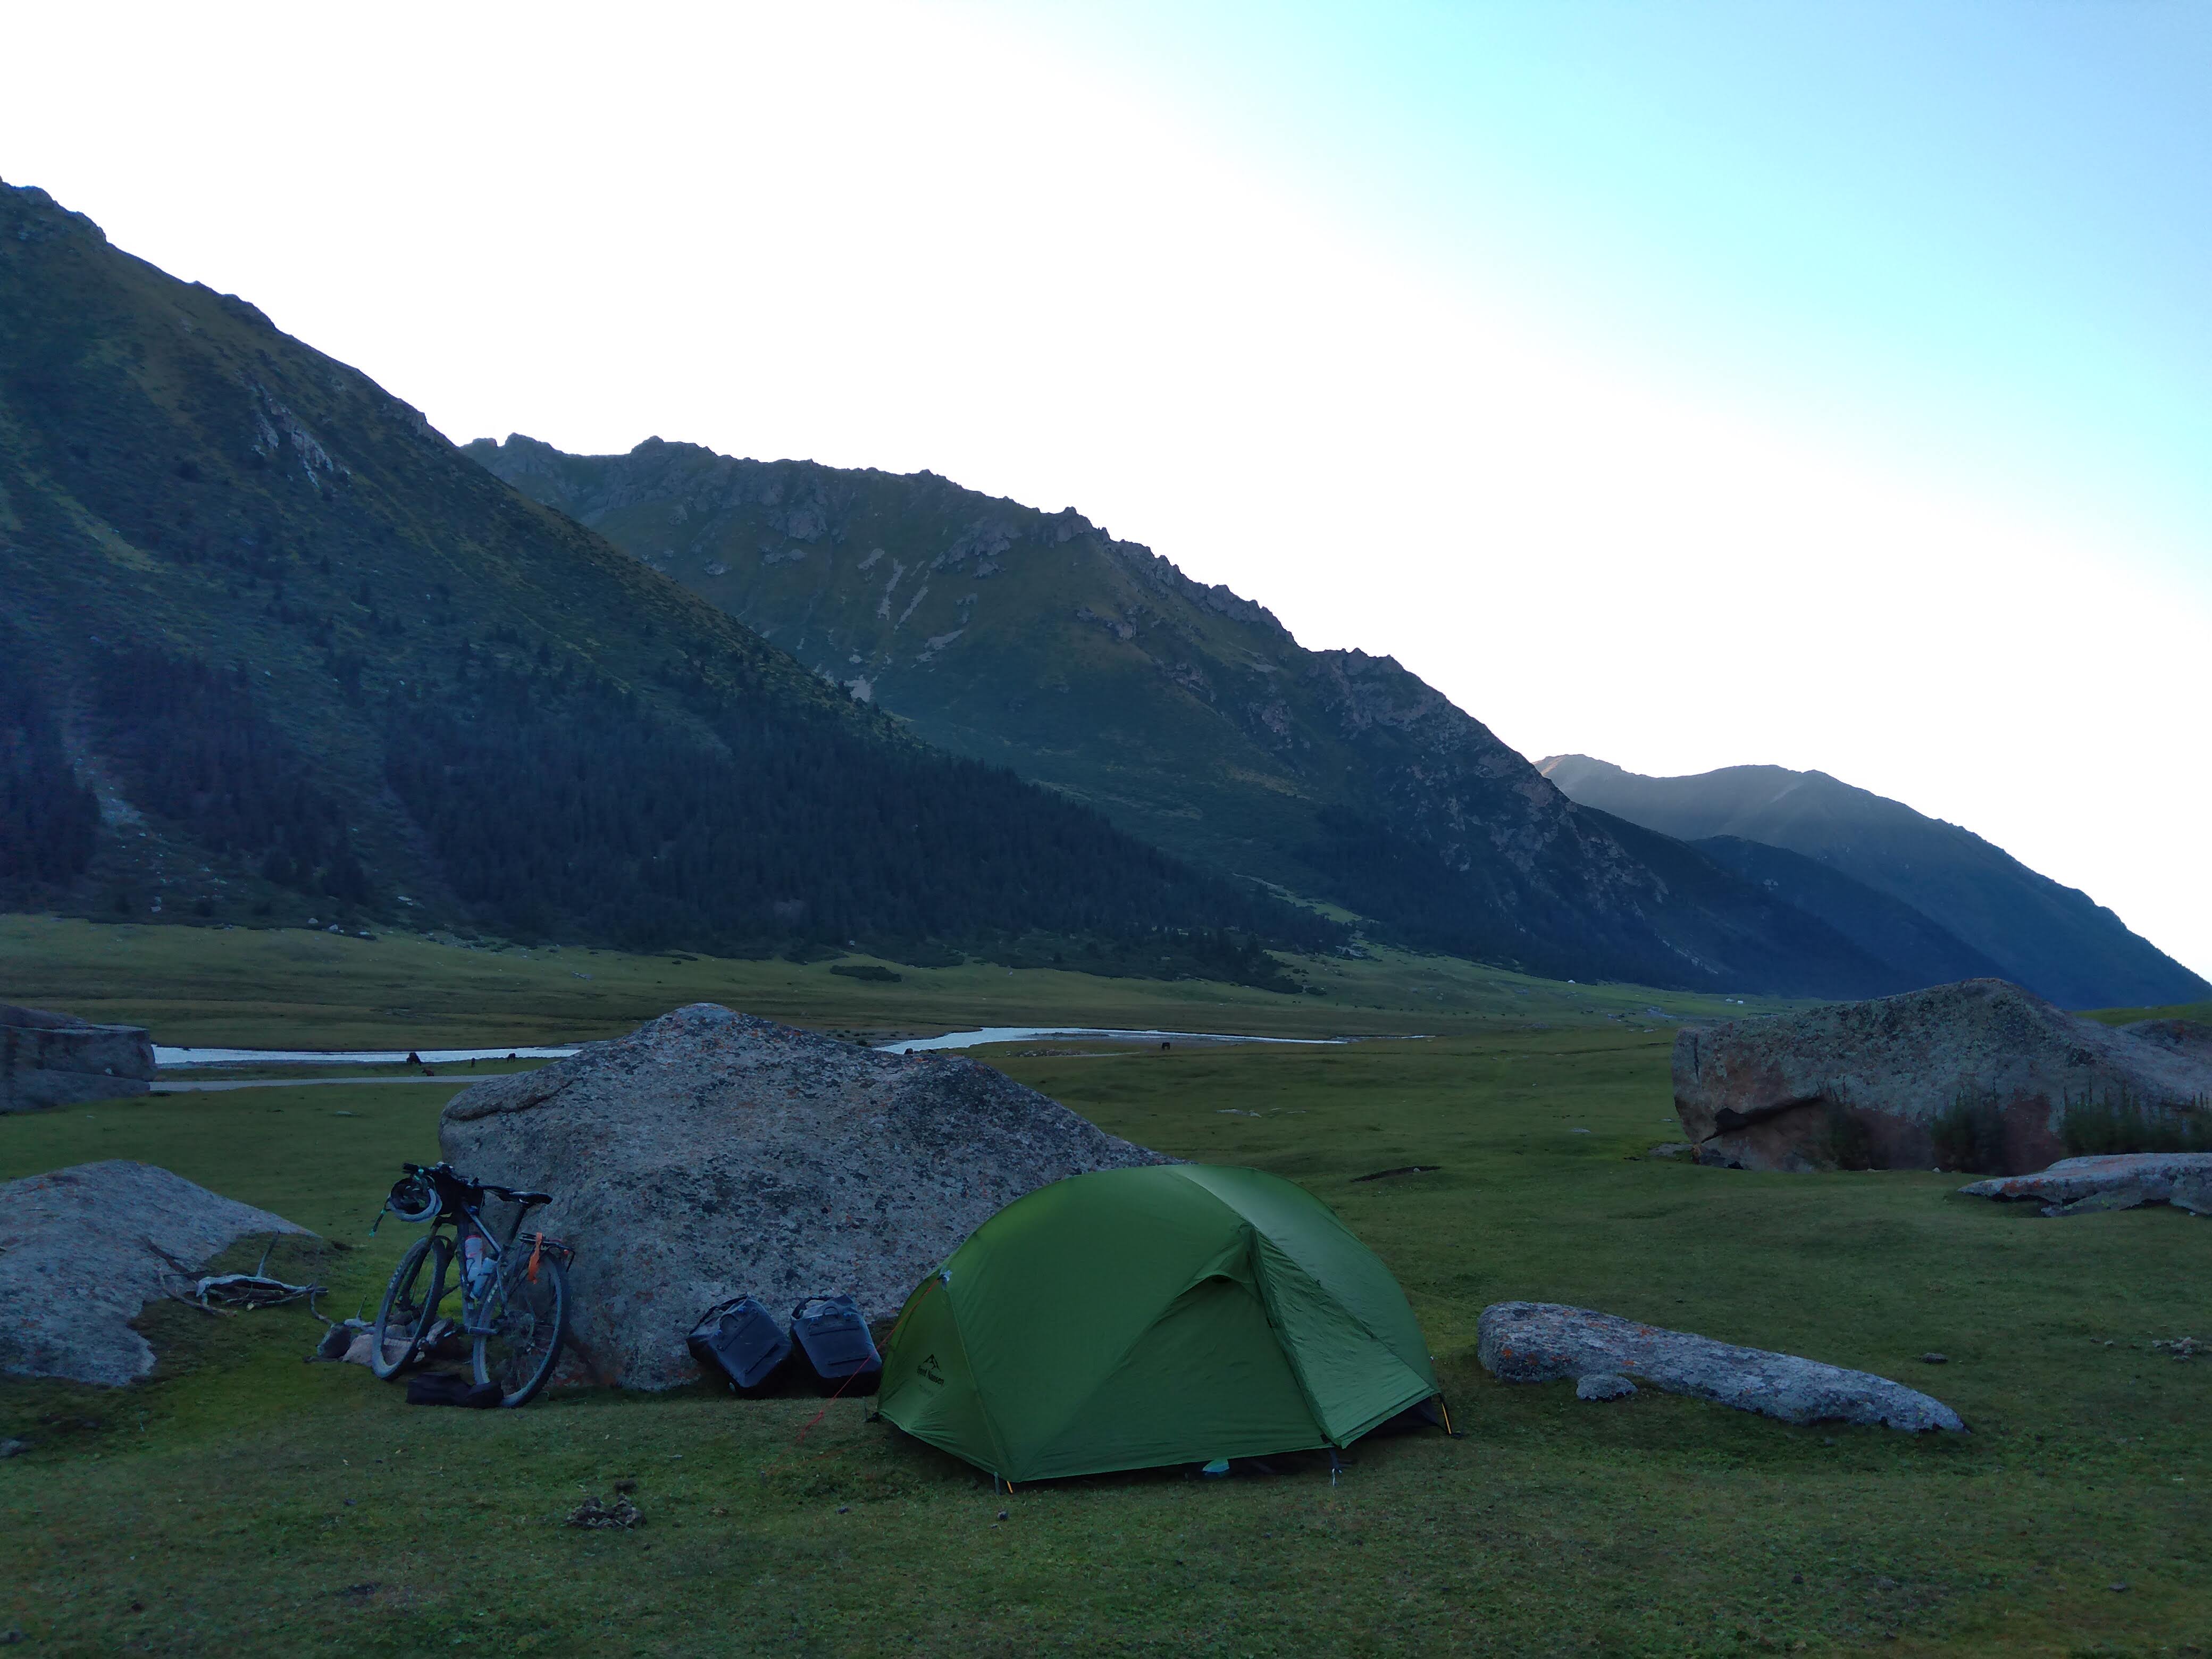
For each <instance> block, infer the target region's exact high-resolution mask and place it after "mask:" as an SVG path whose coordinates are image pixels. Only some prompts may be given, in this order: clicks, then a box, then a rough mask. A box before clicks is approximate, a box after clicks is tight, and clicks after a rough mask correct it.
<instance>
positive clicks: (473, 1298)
mask: <svg viewBox="0 0 2212 1659" xmlns="http://www.w3.org/2000/svg"><path fill="white" fill-rule="evenodd" d="M439 1188H440V1192H439V1197H440V1199H441V1200H446V1199H447V1197H448V1194H451V1198H452V1200H453V1201H451V1202H443V1201H441V1204H440V1206H439V1209H438V1213H437V1214H436V1215H435V1216H433V1217H432V1218H430V1231H432V1232H434V1233H435V1232H436V1231H437V1230H438V1229H439V1228H440V1227H441V1226H443V1225H445V1224H446V1223H447V1222H448V1221H450V1222H452V1223H453V1235H454V1238H453V1243H454V1249H453V1261H454V1262H455V1264H456V1265H457V1266H458V1267H459V1284H458V1285H455V1286H454V1288H455V1289H458V1290H459V1291H460V1293H461V1328H462V1330H463V1331H465V1333H467V1334H469V1335H471V1336H489V1335H491V1334H493V1332H494V1327H493V1325H492V1322H491V1314H492V1310H493V1309H494V1308H495V1305H496V1303H497V1299H498V1295H499V1290H500V1284H501V1278H500V1271H499V1268H500V1263H501V1262H502V1261H505V1260H506V1259H507V1252H508V1251H509V1250H511V1249H513V1248H514V1244H515V1241H516V1240H517V1239H518V1238H520V1237H521V1236H522V1224H523V1221H524V1219H525V1218H526V1217H527V1216H528V1215H529V1213H530V1212H531V1211H532V1210H533V1209H535V1208H537V1207H538V1206H536V1205H534V1204H516V1205H515V1208H514V1220H513V1223H512V1224H511V1225H509V1226H508V1227H507V1237H505V1238H504V1239H501V1237H498V1235H497V1234H495V1232H493V1231H492V1230H491V1229H490V1228H489V1227H488V1226H486V1225H484V1218H483V1209H482V1202H483V1200H482V1198H481V1196H480V1189H478V1190H477V1192H471V1191H470V1189H468V1188H463V1187H461V1186H460V1184H459V1182H446V1181H441V1182H439ZM463 1194H469V1195H467V1196H464V1195H463ZM500 1201H501V1203H513V1200H509V1199H502V1200H500ZM471 1237H476V1238H479V1239H482V1240H483V1248H484V1249H485V1250H486V1251H487V1252H489V1255H490V1271H489V1272H488V1273H486V1274H485V1275H484V1278H483V1286H484V1288H483V1293H482V1294H481V1295H478V1294H477V1292H476V1291H475V1290H474V1288H473V1287H472V1286H471V1284H470V1282H469V1270H468V1241H469V1240H470V1238H471ZM538 1237H540V1238H541V1239H543V1238H544V1234H543V1233H542V1232H541V1233H540V1234H539V1235H538ZM548 1242H550V1241H548ZM446 1290H447V1286H446V1285H444V1284H443V1283H442V1282H441V1283H440V1284H439V1285H438V1286H437V1296H436V1298H435V1300H434V1301H433V1302H432V1304H431V1309H430V1310H431V1312H432V1313H433V1314H435V1312H436V1311H437V1307H438V1304H440V1303H442V1302H443V1301H444V1300H445V1299H446Z"/></svg>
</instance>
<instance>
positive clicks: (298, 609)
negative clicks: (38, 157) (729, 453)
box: [0, 185, 1334, 976]
mask: <svg viewBox="0 0 2212 1659" xmlns="http://www.w3.org/2000/svg"><path fill="white" fill-rule="evenodd" d="M0 581H4V585H5V591H6V592H7V593H8V595H9V605H8V607H7V609H6V611H4V612H0V669H4V670H6V671H7V672H5V673H4V674H0V717H4V718H5V719H6V720H7V721H8V723H9V724H8V726H7V729H4V730H0V815H4V816H5V818H6V822H5V823H0V856H4V857H5V858H6V859H7V860H10V862H9V863H8V864H7V865H6V866H0V885H4V886H6V887H8V888H9V889H10V890H11V891H10V894H9V896H10V898H11V899H12V900H13V901H14V902H18V903H25V902H36V903H37V904H39V905H40V908H56V907H62V908H76V909H78V910H83V909H85V908H87V907H88V906H92V907H94V908H99V909H100V913H101V914H105V915H110V916H114V915H137V916H141V917H144V916H149V915H150V916H154V917H156V918H158V919H161V920H174V919H191V918H197V919H205V920H230V919H236V920H241V921H243V920H249V919H252V918H255V917H268V918H270V919H272V920H278V921H301V920H306V919H307V916H308V915H309V914H310V913H312V914H313V916H314V917H315V919H316V920H318V921H320V922H324V923H326V924H331V925H338V924H344V925H348V926H352V927H358V926H359V925H360V924H361V923H362V921H369V920H376V921H380V922H383V923H387V924H388V923H389V922H391V921H398V920H401V919H403V918H404V919H405V920H406V921H409V922H410V923H413V924H416V925H421V924H423V923H425V922H428V921H432V920H443V921H447V922H457V923H465V924H467V925H470V926H489V927H496V928H499V929H501V930H502V931H505V932H506V933H507V934H508V935H509V936H522V937H531V936H537V937H553V938H562V937H568V938H579V937H584V938H592V937H596V938H605V939H609V940H610V942H616V943H623V944H626V945H630V946H632V947H634V948H635V947H639V946H643V947H646V948H657V947H659V946H660V945H670V944H678V943H681V944H688V945H692V946H694V947H695V948H699V947H702V946H708V945H711V946H713V947H714V948H718V949H722V950H725V951H727V952H730V953H733V954H737V953H757V952H758V951H765V950H769V949H780V948H783V947H784V946H786V945H789V946H791V947H793V948H802V947H804V948H815V947H820V946H824V945H834V946H836V947H842V946H843V945H845V943H846V942H847V941H846V939H845V937H844V935H845V934H846V933H853V934H854V935H855V936H866V937H869V938H871V939H878V940H879V941H881V942H883V943H885V944H887V945H902V946H910V945H915V942H916V941H917V940H920V939H939V940H942V939H945V938H948V937H958V938H963V939H974V938H977V937H982V936H988V937H990V938H992V939H997V940H999V941H1000V943H1001V944H1003V945H1006V948H1008V949H1020V950H1026V951H1033V952H1034V951H1038V950H1043V949H1046V948H1048V947H1047V946H1046V945H1045V944H1044V943H1043V942H1042V941H1041V940H1038V939H1032V938H1030V935H1032V934H1034V933H1039V932H1042V933H1051V934H1054V936H1055V937H1058V938H1062V939H1063V942H1064V940H1065V939H1073V938H1075V937H1078V936H1080V937H1084V938H1087V939H1092V940H1093V941H1094V942H1096V941H1097V940H1098V939H1112V940H1118V941H1121V944H1120V945H1116V946H1115V949H1113V950H1109V951H1106V952H1105V953H1104V957H1103V962H1102V965H1103V966H1108V967H1136V968H1138V969H1139V971H1147V972H1161V971H1167V972H1173V971H1184V970H1188V971H1198V969H1199V968H1200V967H1201V966H1204V965H1207V964H1212V965H1214V966H1220V967H1224V968H1225V969H1226V971H1228V972H1229V973H1230V974H1231V975H1240V974H1241V975H1255V974H1256V975H1262V976H1275V975H1278V974H1279V970H1278V969H1277V967H1276V965H1275V964H1274V963H1272V962H1271V961H1267V960H1266V959H1265V958H1264V957H1262V956H1260V955H1258V954H1256V951H1255V946H1254V945H1253V941H1252V937H1251V935H1252V930H1253V929H1255V927H1262V928H1265V929H1267V930H1269V931H1270V932H1271V933H1272V934H1273V936H1277V937H1281V938H1285V939H1293V938H1295V939H1304V940H1306V941H1307V942H1309V943H1318V942H1320V941H1321V939H1322V938H1323V937H1324V936H1325V935H1333V934H1334V929H1333V928H1332V927H1329V926H1328V925H1327V924H1324V923H1321V922H1319V921H1316V919H1314V918H1312V917H1310V916H1306V915H1300V914H1298V913H1296V912H1292V911H1291V910H1289V909H1287V908H1285V907H1282V906H1280V905H1279V904H1276V903H1275V902H1273V901H1272V900H1264V899H1261V898H1258V897H1256V896H1254V895H1253V894H1251V893H1250V891H1249V890H1245V889H1240V888H1237V887H1235V886H1233V885H1232V884H1226V883H1224V882H1223V881H1222V880H1221V879H1220V878H1218V877H1216V876H1214V875H1212V874H1210V873H1206V872H1196V871H1194V870H1192V869H1191V868H1189V867H1188V866H1185V865H1182V864H1181V863H1179V862H1178V861H1176V860H1172V859H1171V858H1169V857H1168V856H1166V855H1164V854H1161V853H1160V852H1159V850H1158V848H1154V847H1152V846H1150V845H1147V844H1144V843H1141V842H1137V841H1135V840H1133V839H1132V838H1130V837H1127V836H1123V835H1121V833H1120V832H1118V831H1115V830H1114V829H1111V827H1110V826H1109V824H1107V823H1106V822H1105V821H1104V819H1103V818H1102V817H1098V816H1097V815H1096V814H1094V813H1091V812H1089V811H1085V810H1083V809H1082V808H1081V807H1080V806H1079V805H1077V804H1073V803H1070V802H1068V801H1066V799H1061V798H1055V797H1054V796H1052V795H1051V794H1050V793H1048V792H1043V791H1039V790H1037V789H1036V788H1034V787H1031V786H1029V785H1026V784H1022V783H1019V782H1018V781H1016V780H1014V779H1013V778H1012V775H1010V774H1007V773H1005V772H1003V771H998V770H993V769H987V768H984V767H980V766H978V765H976V764H975V763H974V762H973V761H969V760H963V759H959V758H957V757H948V756H945V755H942V754H940V753H938V752H936V751H933V750H929V749H928V748H927V746H926V745H924V744H921V743H920V742H919V741H918V740H917V739H915V738H914V736H913V735H912V733H911V732H909V731H908V730H907V729H905V728H903V727H902V726H900V725H899V724H898V723H897V722H896V721H893V720H890V718H889V717H888V716H886V715H884V714H883V713H882V711H880V710H878V709H874V708H869V707H867V706H866V705H865V704H861V703H858V702H854V700H853V699H852V698H850V697H849V696H847V695H845V694H844V693H843V692H842V691H841V690H838V689H837V688H836V687H835V686H833V685H830V684H826V683H825V682H824V681H823V679H822V678H820V677H819V676H817V675H815V674H813V673H811V672H809V671H807V670H806V669H805V667H803V666H802V665H800V664H799V663H798V662H796V661H795V660H793V659H792V658H790V657H789V656H788V655H787V653H784V652H783V651H781V650H780V649H779V648H777V647H774V646H772V645H770V644H769V643H768V642H767V641H763V640H762V639H761V638H760V637H759V636H758V635H756V634H754V633H753V632H752V631H751V630H750V629H746V628H745V627H744V625H743V624H742V623H739V622H738V621H736V620H735V619H733V618H732V617H729V616H727V615H726V614H725V613H724V612H723V611H720V609H719V608H717V607H714V606H713V605H708V604H707V603H704V602H703V601H702V600H701V599H698V598H697V597H696V596H695V595H693V594H690V593H689V592H685V591H684V589H683V588H682V587H681V586H678V585H677V584H674V583H671V582H669V581H666V580H664V579H663V578H662V577H660V576H659V575H657V574H654V573H653V572H652V571H651V570H650V569H648V568H644V567H643V566H641V564H640V562H638V561H637V560H635V559H634V558H633V557H631V556H629V554H627V553H624V552H623V551H621V550H617V548H615V547H614V546H613V545H612V544H610V543H608V542H607V541H605V539H604V538H601V537H599V536H598V535H597V534H595V533H593V532H590V531H588V530H586V529H585V528H584V527H583V526H580V525H579V524H577V523H576V522H575V520H574V519H573V518H572V517H570V516H569V515H568V514H566V513H560V512H557V511H555V510H552V509H550V508H547V507H543V506H540V505H539V504H538V503H537V502H534V501H531V500H529V499H527V498H526V497H525V496H524V495H521V494H520V493H519V492H517V491H515V490H513V489H510V488H509V487H507V485H505V484H504V483H501V482H499V481H498V480H497V479H495V478H494V477H491V476H490V475H489V473H487V472H486V471H483V469H482V468H481V467H479V466H477V465H474V464H473V463H472V462H471V461H469V460H468V459H465V458H463V457H462V456H461V455H460V454H459V453H458V452H457V451H456V450H455V449H454V447H453V446H452V445H451V444H450V443H449V442H448V441H447V440H446V439H444V438H443V437H442V436H441V435H438V434H437V433H435V431H433V430H432V429H431V428H430V427H429V424H428V422H427V421H426V420H425V419H424V418H423V416H422V414H421V412H420V411H419V410H415V409H414V408H412V407H411V406H410V405H408V404H404V402H402V401H401V400H399V399H398V398H393V397H392V396H391V395H390V394H389V393H387V392H385V391H384V390H383V389H382V388H381V387H380V386H377V385H376V384H375V383H374V381H372V380H370V379H369V378H368V376H367V375H365V374H362V373H361V372H360V371H358V370H356V369H354V368H350V367H349V366H347V365H345V364H343V363H340V362H337V361H336V360H334V359H332V358H330V357H328V356H325V355H324V354H322V353H320V352H319V351H316V350H315V349H313V347H311V346H308V345H307V344H305V343H302V342H300V341H297V340H295V339H293V338H292V337H289V336H288V335H285V334H283V332H282V331H279V330H277V329H276V327H275V325H273V324H271V323H270V320H269V319H268V318H267V317H266V315H264V313H262V312H261V311H260V310H259V309H258V307H253V306H252V305H251V304H249V303H247V302H246V301H242V300H240V299H237V298H236V297H235V296H231V295H217V294H216V293H214V292H213V291H211V290H210V289H206V288H204V286H201V285H198V284H191V283H182V282H179V281H178V280H177V279H175V278H173V277H172V276H168V275H167V274H166V273H165V272H162V271H161V270H159V269H158V268H156V267H155V266H154V265H152V264H149V263H148V262H146V261H144V260H142V259H139V258H136V257H134V256H132V255H131V254H129V253H126V252H123V251H122V250H120V249H118V248H115V247H113V246H112V245H111V244H109V242H108V241H107V240H106V236H105V234H103V233H102V232H101V231H100V228H99V227H98V226H97V225H96V224H94V222H92V221H91V220H90V219H88V218H87V217H86V216H83V215H82V214H77V213H73V212H70V211H69V210H65V209H63V208H61V207H60V206H59V205H58V204H55V203H54V202H53V201H52V198H51V197H48V196H47V195H46V193H45V192H44V191H39V190H36V189H34V188H29V187H17V186H9V185H0ZM755 778H772V779H773V780H775V785H776V787H775V788H773V789H761V788H754V787H750V780H752V779H755ZM85 781H89V782H90V784H91V785H92V786H93V793H94V797H95V802H96V805H95V807H94V812H95V816H96V817H97V819H98V820H99V822H98V825H97V828H96V829H95V832H94V837H93V850H92V851H91V853H90V854H84V851H83V847H82V836H80V835H79V833H78V832H79V830H80V829H81V828H82V823H83V817H84V813H83V801H84V796H83V793H82V788H81V787H79V786H80V785H81V784H82V783H84V782H85ZM27 791H35V792H42V793H45V794H46V795H53V794H56V793H59V794H61V795H62V796H64V797H65V798H67V799H64V806H65V807H66V810H65V811H62V812H60V813H59V814H58V815H55V816H53V817H51V819H39V820H35V821H33V820H23V821H22V827H21V829H20V831H19V830H18V829H15V828H11V827H10V826H12V825H15V824H16V823H18V819H19V816H20V815H18V814H17V813H15V810H14V809H12V808H10V807H9V806H8V805H7V803H9V801H11V800H15V799H19V798H21V796H22V795H23V794H24V793H26V792H27ZM72 802H73V803H74V804H71V803H72ZM718 825H726V829H727V832H726V833H723V832H721V830H720V829H718ZM19 841H25V842H27V843H29V844H28V846H27V851H26V852H19V851H17V850H16V847H17V842H19ZM57 858H58V859H59V860H60V861H61V863H62V865H63V866H66V867H64V868H62V869H61V871H60V874H59V877H58V878H57V877H56V875H55V872H54V870H53V868H52V866H53V865H54V862H55V860H56V859H57ZM18 866H20V867H18ZM1186 929H1188V930H1193V933H1194V936H1193V937H1191V938H1189V939H1184V938H1183V937H1182V933H1183V931H1184V930H1186ZM1164 930H1165V932H1166V933H1169V934H1172V935H1173V937H1172V938H1171V939H1170V938H1164ZM1140 939H1141V940H1145V941H1147V945H1146V948H1144V949H1142V950H1138V949H1136V948H1134V944H1135V941H1138V940H1140ZM1117 952H1118V954H1117ZM1199 957H1205V958H1206V963H1200V961H1199V959H1198V958H1199ZM1263 964H1264V965H1263Z"/></svg>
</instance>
